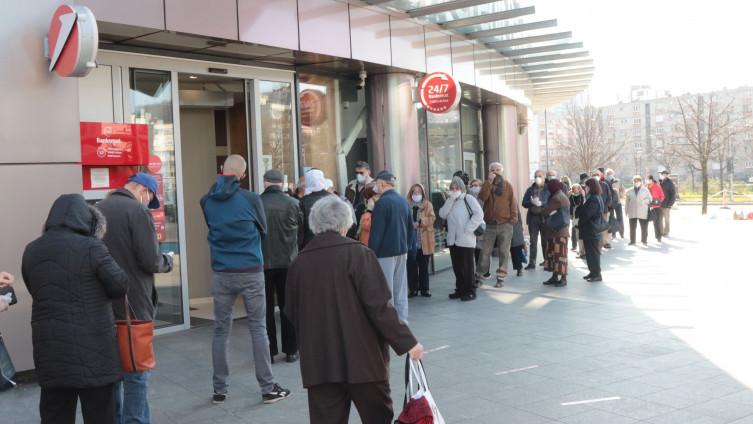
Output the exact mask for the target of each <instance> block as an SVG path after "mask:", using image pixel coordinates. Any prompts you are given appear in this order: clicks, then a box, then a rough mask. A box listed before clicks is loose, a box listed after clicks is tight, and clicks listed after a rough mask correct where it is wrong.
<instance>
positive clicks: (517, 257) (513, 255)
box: [510, 244, 525, 271]
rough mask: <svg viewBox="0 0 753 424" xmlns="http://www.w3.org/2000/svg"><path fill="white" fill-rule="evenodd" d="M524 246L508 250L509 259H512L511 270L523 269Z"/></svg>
mask: <svg viewBox="0 0 753 424" xmlns="http://www.w3.org/2000/svg"><path fill="white" fill-rule="evenodd" d="M524 247H525V244H521V245H520V246H513V247H511V248H510V259H512V269H514V270H516V271H520V270H521V269H523V259H524V258H525V251H524V250H523V248H524Z"/></svg>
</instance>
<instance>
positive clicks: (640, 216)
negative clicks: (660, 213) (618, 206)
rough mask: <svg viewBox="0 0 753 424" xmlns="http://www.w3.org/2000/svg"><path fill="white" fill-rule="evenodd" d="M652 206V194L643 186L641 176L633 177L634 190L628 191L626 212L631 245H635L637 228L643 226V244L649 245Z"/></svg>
mask: <svg viewBox="0 0 753 424" xmlns="http://www.w3.org/2000/svg"><path fill="white" fill-rule="evenodd" d="M649 204H651V193H650V192H649V191H648V189H647V188H646V187H644V186H643V179H642V178H641V176H640V175H636V176H635V177H633V188H632V190H631V189H628V190H627V193H626V196H625V212H626V213H627V216H628V218H629V219H630V244H631V245H633V244H635V227H636V225H637V224H638V223H639V222H640V224H641V243H643V245H644V246H645V245H646V244H647V243H648V207H649Z"/></svg>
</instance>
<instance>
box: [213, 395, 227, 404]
mask: <svg viewBox="0 0 753 424" xmlns="http://www.w3.org/2000/svg"><path fill="white" fill-rule="evenodd" d="M225 399H227V393H216V392H215V394H214V395H212V403H213V404H215V405H222V404H223V403H225Z"/></svg>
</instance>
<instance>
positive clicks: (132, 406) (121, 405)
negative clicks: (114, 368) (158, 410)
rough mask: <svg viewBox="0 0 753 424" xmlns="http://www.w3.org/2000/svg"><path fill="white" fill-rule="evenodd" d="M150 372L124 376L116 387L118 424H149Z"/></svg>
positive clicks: (130, 373) (132, 373)
mask: <svg viewBox="0 0 753 424" xmlns="http://www.w3.org/2000/svg"><path fill="white" fill-rule="evenodd" d="M151 374H152V373H151V372H150V371H144V372H129V373H125V374H123V381H122V382H119V383H118V384H117V386H116V387H115V408H116V409H115V410H116V413H117V419H116V421H117V423H118V424H149V423H150V419H149V400H148V398H147V396H148V394H149V376H150V375H151Z"/></svg>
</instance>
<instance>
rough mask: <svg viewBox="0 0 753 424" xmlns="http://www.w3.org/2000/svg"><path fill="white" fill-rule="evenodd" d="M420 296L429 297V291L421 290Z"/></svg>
mask: <svg viewBox="0 0 753 424" xmlns="http://www.w3.org/2000/svg"><path fill="white" fill-rule="evenodd" d="M421 297H431V293H429V292H428V291H425V292H421Z"/></svg>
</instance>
